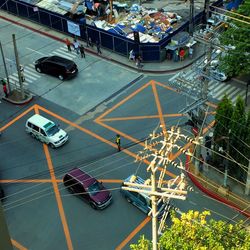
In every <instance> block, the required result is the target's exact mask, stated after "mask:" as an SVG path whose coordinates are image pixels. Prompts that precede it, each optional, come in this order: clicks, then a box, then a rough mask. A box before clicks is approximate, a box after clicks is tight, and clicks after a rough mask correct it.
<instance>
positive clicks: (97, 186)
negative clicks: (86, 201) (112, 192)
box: [88, 181, 102, 196]
mask: <svg viewBox="0 0 250 250" xmlns="http://www.w3.org/2000/svg"><path fill="white" fill-rule="evenodd" d="M101 189H102V186H101V184H100V183H99V182H97V181H96V182H94V183H93V184H91V185H90V186H89V187H88V191H89V194H90V195H91V196H94V195H96V194H97V193H99V191H100V190H101Z"/></svg>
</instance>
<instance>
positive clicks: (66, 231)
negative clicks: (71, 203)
mask: <svg viewBox="0 0 250 250" xmlns="http://www.w3.org/2000/svg"><path fill="white" fill-rule="evenodd" d="M43 149H44V153H45V156H46V159H47V163H48V168H49V173H50V176H51V180H52V185H53V189H54V193H55V196H56V201H57V206H58V210H59V214H60V217H61V222H62V225H63V230H64V234H65V237H66V241H67V245H68V249H69V250H73V245H72V241H71V237H70V233H69V228H68V223H67V220H66V216H65V213H64V209H63V204H62V198H61V196H60V192H59V189H58V185H57V181H56V176H55V172H54V167H53V164H52V160H51V157H50V153H49V149H48V146H47V145H46V144H43Z"/></svg>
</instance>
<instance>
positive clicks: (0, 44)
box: [0, 42, 11, 93]
mask: <svg viewBox="0 0 250 250" xmlns="http://www.w3.org/2000/svg"><path fill="white" fill-rule="evenodd" d="M0 50H1V54H2V59H3V66H4V71H5V76H6V79H7V84H8V89H9V93H11V88H10V80H9V74H8V71H7V67H6V62H5V57H4V53H3V47H2V43H1V42H0Z"/></svg>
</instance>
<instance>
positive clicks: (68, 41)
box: [65, 38, 71, 52]
mask: <svg viewBox="0 0 250 250" xmlns="http://www.w3.org/2000/svg"><path fill="white" fill-rule="evenodd" d="M65 43H66V45H67V48H68V52H71V42H70V40H69V39H68V38H66V39H65Z"/></svg>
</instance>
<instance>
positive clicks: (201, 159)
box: [199, 154, 204, 173]
mask: <svg viewBox="0 0 250 250" xmlns="http://www.w3.org/2000/svg"><path fill="white" fill-rule="evenodd" d="M203 164H204V158H203V156H202V154H200V157H199V171H200V173H202V172H203Z"/></svg>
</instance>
